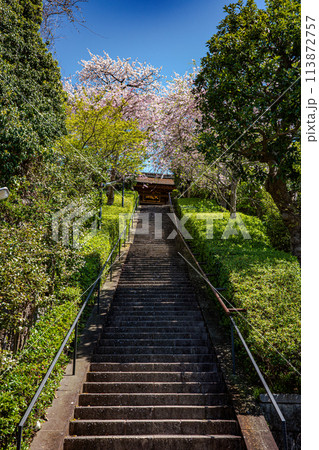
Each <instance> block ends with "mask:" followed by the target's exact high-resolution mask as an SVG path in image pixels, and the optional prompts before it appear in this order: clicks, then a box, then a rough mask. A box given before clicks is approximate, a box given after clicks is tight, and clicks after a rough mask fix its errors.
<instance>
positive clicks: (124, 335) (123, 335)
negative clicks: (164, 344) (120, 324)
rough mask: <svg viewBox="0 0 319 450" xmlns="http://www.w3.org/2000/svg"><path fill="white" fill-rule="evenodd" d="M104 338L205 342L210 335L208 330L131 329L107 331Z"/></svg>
mask: <svg viewBox="0 0 319 450" xmlns="http://www.w3.org/2000/svg"><path fill="white" fill-rule="evenodd" d="M101 338H102V339H113V340H115V339H119V340H120V339H125V340H130V341H131V342H132V343H133V342H134V341H135V340H137V339H143V340H147V339H151V340H160V339H198V340H201V341H204V342H207V340H208V336H207V333H206V332H203V333H197V332H196V333H195V332H193V333H187V332H186V333H183V332H182V331H180V332H176V333H165V332H162V333H152V332H151V331H150V332H148V333H138V332H136V333H133V332H130V331H127V332H115V331H113V332H111V333H106V332H104V333H103V335H102V336H101Z"/></svg>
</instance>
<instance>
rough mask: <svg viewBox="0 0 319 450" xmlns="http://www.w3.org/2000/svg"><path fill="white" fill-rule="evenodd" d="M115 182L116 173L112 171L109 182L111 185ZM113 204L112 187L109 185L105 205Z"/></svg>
mask: <svg viewBox="0 0 319 450" xmlns="http://www.w3.org/2000/svg"><path fill="white" fill-rule="evenodd" d="M115 180H116V171H115V169H112V170H111V180H110V182H111V183H112V182H113V181H115ZM113 203H114V185H113V184H110V185H109V186H108V187H107V204H108V205H110V206H112V205H113Z"/></svg>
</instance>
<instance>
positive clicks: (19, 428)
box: [17, 425, 23, 450]
mask: <svg viewBox="0 0 319 450" xmlns="http://www.w3.org/2000/svg"><path fill="white" fill-rule="evenodd" d="M22 432H23V425H18V436H17V450H21V444H22Z"/></svg>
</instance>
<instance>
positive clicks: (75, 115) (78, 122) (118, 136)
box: [57, 92, 147, 205]
mask: <svg viewBox="0 0 319 450" xmlns="http://www.w3.org/2000/svg"><path fill="white" fill-rule="evenodd" d="M67 129H68V132H69V134H68V136H66V137H64V138H63V139H62V140H61V141H60V142H59V144H58V146H57V147H58V149H59V152H60V154H61V155H62V157H64V158H65V157H66V158H67V159H68V160H70V158H71V160H73V161H75V160H77V165H78V167H79V168H80V167H81V166H84V167H85V169H84V170H86V171H87V172H88V176H89V177H90V178H92V179H93V180H95V182H96V184H97V185H99V184H100V183H101V182H105V181H111V182H114V181H116V180H118V179H124V178H125V177H126V176H127V175H128V174H130V175H132V174H135V173H138V172H139V170H140V169H141V168H142V165H143V163H144V160H145V157H146V153H145V147H144V145H143V143H144V141H145V139H146V136H147V135H146V133H145V132H143V131H141V130H140V129H139V127H138V122H137V120H129V119H124V118H123V114H122V111H121V108H120V107H115V106H112V105H111V103H110V101H108V100H106V99H105V98H104V94H103V93H102V94H101V93H100V94H98V95H95V94H94V95H90V96H88V95H86V94H85V93H84V92H83V93H82V95H81V96H77V97H75V98H74V99H73V101H71V103H70V105H69V107H68V116H67ZM80 170H82V169H81V168H80ZM113 200H114V188H113V187H112V186H110V189H109V190H108V204H110V205H112V204H113Z"/></svg>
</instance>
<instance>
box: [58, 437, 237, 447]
mask: <svg viewBox="0 0 319 450" xmlns="http://www.w3.org/2000/svg"><path fill="white" fill-rule="evenodd" d="M105 449H108V450H139V449H145V450H190V449H191V450H230V449H231V450H242V449H243V447H242V439H241V437H240V436H227V435H223V436H221V435H220V436H214V435H205V436H200V435H189V436H188V435H182V436H181V435H173V436H168V435H166V436H160V435H151V436H147V435H144V436H103V437H102V436H91V437H68V438H66V439H65V441H64V450H105Z"/></svg>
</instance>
